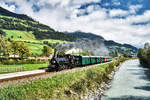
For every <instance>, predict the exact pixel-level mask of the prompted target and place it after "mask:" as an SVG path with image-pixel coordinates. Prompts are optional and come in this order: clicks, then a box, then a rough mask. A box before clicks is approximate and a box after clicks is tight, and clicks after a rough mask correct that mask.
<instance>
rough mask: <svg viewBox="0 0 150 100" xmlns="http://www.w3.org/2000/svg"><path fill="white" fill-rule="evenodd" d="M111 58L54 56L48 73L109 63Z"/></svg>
mask: <svg viewBox="0 0 150 100" xmlns="http://www.w3.org/2000/svg"><path fill="white" fill-rule="evenodd" d="M111 60H112V58H110V57H102V56H80V55H79V56H75V55H70V54H67V55H56V50H55V53H54V56H53V57H52V59H51V60H50V65H49V66H48V71H59V70H63V69H70V68H74V67H84V66H87V65H93V64H100V63H105V62H110V61H111Z"/></svg>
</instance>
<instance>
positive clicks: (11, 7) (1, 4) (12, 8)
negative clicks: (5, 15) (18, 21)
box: [0, 1, 16, 12]
mask: <svg viewBox="0 0 150 100" xmlns="http://www.w3.org/2000/svg"><path fill="white" fill-rule="evenodd" d="M0 6H1V7H3V8H5V9H7V10H9V11H11V12H15V8H16V7H15V5H10V6H8V5H7V4H5V3H4V2H1V1H0Z"/></svg>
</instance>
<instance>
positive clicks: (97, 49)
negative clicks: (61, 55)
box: [56, 39, 109, 56]
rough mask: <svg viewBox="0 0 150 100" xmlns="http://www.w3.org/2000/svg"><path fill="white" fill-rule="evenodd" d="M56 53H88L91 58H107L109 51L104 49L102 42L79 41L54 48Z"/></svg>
mask: <svg viewBox="0 0 150 100" xmlns="http://www.w3.org/2000/svg"><path fill="white" fill-rule="evenodd" d="M56 50H58V51H67V52H66V53H71V51H72V52H74V53H75V52H79V51H89V52H91V53H92V55H93V56H108V54H109V51H108V49H107V48H106V47H105V45H104V42H103V40H100V39H97V40H80V41H77V42H73V43H65V44H60V45H58V46H56Z"/></svg>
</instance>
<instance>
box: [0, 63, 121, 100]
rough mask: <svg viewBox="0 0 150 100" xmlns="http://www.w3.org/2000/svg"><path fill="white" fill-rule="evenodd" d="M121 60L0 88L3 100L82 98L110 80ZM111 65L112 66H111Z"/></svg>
mask: <svg viewBox="0 0 150 100" xmlns="http://www.w3.org/2000/svg"><path fill="white" fill-rule="evenodd" d="M119 63H120V62H119V61H114V62H112V63H110V64H104V65H99V66H96V67H92V68H89V69H85V70H80V71H77V72H69V73H66V74H60V75H56V76H53V77H51V78H47V79H40V80H36V81H34V82H31V83H26V84H23V85H19V86H9V87H6V88H2V89H0V99H2V100H10V99H11V100H43V99H44V100H49V99H51V100H56V99H59V100H66V99H68V100H71V99H82V96H83V94H85V93H87V92H88V91H96V90H97V89H98V88H99V87H100V85H101V84H103V82H105V81H107V80H108V74H109V73H110V72H111V71H112V70H113V69H114V68H115V67H112V66H117V65H118V64H119ZM109 67H111V68H109Z"/></svg>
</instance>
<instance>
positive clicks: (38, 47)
mask: <svg viewBox="0 0 150 100" xmlns="http://www.w3.org/2000/svg"><path fill="white" fill-rule="evenodd" d="M26 44H27V46H29V48H30V50H31V53H32V54H35V55H40V54H42V50H43V47H44V46H45V45H44V44H33V43H26Z"/></svg>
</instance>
